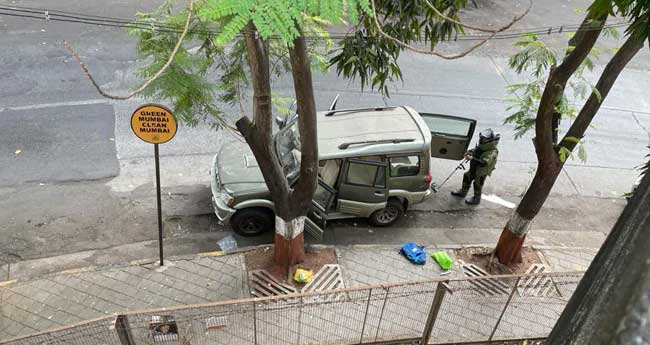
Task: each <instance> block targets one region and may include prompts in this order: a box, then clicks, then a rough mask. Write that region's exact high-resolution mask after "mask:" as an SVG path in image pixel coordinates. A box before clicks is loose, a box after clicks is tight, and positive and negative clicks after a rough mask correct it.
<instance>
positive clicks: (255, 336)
mask: <svg viewBox="0 0 650 345" xmlns="http://www.w3.org/2000/svg"><path fill="white" fill-rule="evenodd" d="M253 339H254V341H255V342H254V344H255V345H257V310H256V308H255V301H253Z"/></svg>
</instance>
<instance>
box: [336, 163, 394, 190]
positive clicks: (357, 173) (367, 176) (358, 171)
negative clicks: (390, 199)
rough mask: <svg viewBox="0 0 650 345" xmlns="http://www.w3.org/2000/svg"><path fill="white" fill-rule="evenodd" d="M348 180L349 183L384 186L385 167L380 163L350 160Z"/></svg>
mask: <svg viewBox="0 0 650 345" xmlns="http://www.w3.org/2000/svg"><path fill="white" fill-rule="evenodd" d="M346 181H347V183H349V184H356V185H360V186H368V187H381V188H383V187H384V181H385V177H384V168H383V167H381V166H379V165H371V164H363V163H357V162H350V163H349V165H348V176H347V179H346Z"/></svg>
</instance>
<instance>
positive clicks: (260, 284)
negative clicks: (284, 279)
mask: <svg viewBox="0 0 650 345" xmlns="http://www.w3.org/2000/svg"><path fill="white" fill-rule="evenodd" d="M248 281H249V282H250V285H251V295H253V297H268V296H281V295H288V294H292V293H296V292H297V291H296V289H295V288H294V287H293V286H291V285H287V284H283V283H280V282H279V281H277V280H276V279H275V278H274V277H273V276H272V275H271V274H270V273H269V272H267V271H266V270H255V271H251V272H250V273H249V275H248Z"/></svg>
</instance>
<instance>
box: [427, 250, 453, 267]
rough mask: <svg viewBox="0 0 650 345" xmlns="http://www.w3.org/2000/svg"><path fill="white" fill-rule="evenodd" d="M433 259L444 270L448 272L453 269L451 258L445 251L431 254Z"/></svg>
mask: <svg viewBox="0 0 650 345" xmlns="http://www.w3.org/2000/svg"><path fill="white" fill-rule="evenodd" d="M431 258H432V259H434V260H436V262H437V263H438V265H440V267H441V268H442V269H443V270H445V271H446V270H448V269H450V268H451V263H452V260H451V257H450V256H449V254H447V252H445V251H444V250H441V251H438V252H433V253H431Z"/></svg>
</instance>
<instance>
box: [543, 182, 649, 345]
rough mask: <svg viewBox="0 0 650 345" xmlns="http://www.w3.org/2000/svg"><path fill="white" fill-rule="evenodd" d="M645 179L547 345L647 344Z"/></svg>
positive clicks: (647, 251) (647, 184)
mask: <svg viewBox="0 0 650 345" xmlns="http://www.w3.org/2000/svg"><path fill="white" fill-rule="evenodd" d="M649 209H650V174H648V175H646V176H645V178H644V179H643V180H642V181H641V185H640V186H639V188H638V189H637V190H636V192H635V193H634V196H633V197H632V199H631V200H630V202H629V203H628V204H627V206H626V207H625V209H624V210H623V213H622V214H621V216H620V217H619V218H618V221H617V222H616V225H614V228H613V229H612V231H611V232H610V233H609V235H608V236H607V239H606V240H605V243H604V244H603V246H602V247H601V248H600V251H599V252H598V254H597V255H596V257H595V258H594V260H593V261H592V263H591V265H589V269H587V272H586V273H585V275H584V277H583V278H582V280H581V281H580V283H579V284H578V287H577V289H576V290H575V292H574V293H573V296H572V297H571V299H570V300H569V303H568V304H567V306H566V307H565V308H564V311H563V312H562V315H560V318H559V319H558V320H557V322H556V324H555V327H554V328H553V330H552V331H551V334H549V336H548V339H547V340H546V344H547V345H569V344H576V345H577V344H581V345H582V344H585V345H587V344H589V345H605V344H612V345H624V344H650V250H649V249H648V248H650V236H648V229H650V212H648V210H649Z"/></svg>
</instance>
